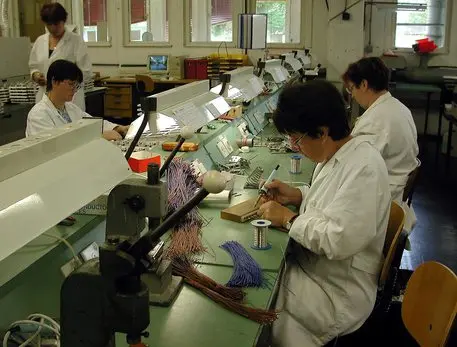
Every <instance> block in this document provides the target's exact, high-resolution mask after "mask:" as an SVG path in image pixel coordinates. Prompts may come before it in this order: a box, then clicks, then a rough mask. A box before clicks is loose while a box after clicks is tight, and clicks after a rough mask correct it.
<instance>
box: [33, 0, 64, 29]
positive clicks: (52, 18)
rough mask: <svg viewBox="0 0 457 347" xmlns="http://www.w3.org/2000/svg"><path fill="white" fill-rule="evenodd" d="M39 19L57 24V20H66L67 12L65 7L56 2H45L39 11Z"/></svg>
mask: <svg viewBox="0 0 457 347" xmlns="http://www.w3.org/2000/svg"><path fill="white" fill-rule="evenodd" d="M40 16H41V20H42V21H43V22H45V23H46V24H57V23H59V22H66V21H67V17H68V13H67V11H66V10H65V8H64V7H63V6H62V5H61V4H59V3H58V2H53V3H52V4H45V5H43V7H42V8H41V11H40Z"/></svg>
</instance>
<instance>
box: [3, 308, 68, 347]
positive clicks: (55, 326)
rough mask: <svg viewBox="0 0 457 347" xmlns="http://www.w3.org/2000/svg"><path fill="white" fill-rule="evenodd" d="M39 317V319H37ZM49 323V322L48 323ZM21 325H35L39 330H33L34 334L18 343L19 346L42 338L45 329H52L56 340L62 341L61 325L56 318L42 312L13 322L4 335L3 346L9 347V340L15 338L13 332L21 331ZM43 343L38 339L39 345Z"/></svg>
mask: <svg viewBox="0 0 457 347" xmlns="http://www.w3.org/2000/svg"><path fill="white" fill-rule="evenodd" d="M37 319H39V321H37ZM47 322H48V323H49V324H48V323H47ZM21 325H34V326H36V327H37V330H36V331H35V332H33V334H32V335H31V336H30V337H29V338H27V339H26V340H25V341H24V342H22V343H20V344H18V345H19V347H27V346H29V344H30V343H32V342H33V341H34V340H35V339H37V338H41V334H42V332H43V330H44V329H46V330H49V331H52V332H53V333H54V335H55V338H56V340H57V341H58V342H59V341H60V325H59V323H57V322H56V321H55V320H54V319H52V318H50V317H48V316H46V315H44V314H41V313H34V314H31V315H29V316H28V317H27V319H25V320H19V321H16V322H14V323H12V324H11V325H10V327H9V329H8V331H7V332H6V333H5V335H4V337H3V347H8V341H9V340H10V339H14V336H13V334H15V333H18V332H21ZM40 345H41V343H40V342H39V341H38V346H40Z"/></svg>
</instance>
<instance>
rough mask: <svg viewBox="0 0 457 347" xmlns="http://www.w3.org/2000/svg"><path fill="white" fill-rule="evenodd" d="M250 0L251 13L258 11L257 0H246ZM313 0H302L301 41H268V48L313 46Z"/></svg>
mask: <svg viewBox="0 0 457 347" xmlns="http://www.w3.org/2000/svg"><path fill="white" fill-rule="evenodd" d="M246 1H248V8H249V9H250V12H251V13H256V1H257V0H246ZM312 11H313V0H301V8H300V15H301V16H300V42H296V43H292V42H286V43H267V48H272V49H275V48H281V49H284V48H301V49H303V48H304V47H305V48H307V49H311V48H312V37H313V14H312Z"/></svg>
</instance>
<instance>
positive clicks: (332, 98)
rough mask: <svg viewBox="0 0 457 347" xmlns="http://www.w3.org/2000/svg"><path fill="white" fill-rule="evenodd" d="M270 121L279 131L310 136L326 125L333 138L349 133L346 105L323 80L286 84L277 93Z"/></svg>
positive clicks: (336, 91) (332, 87)
mask: <svg viewBox="0 0 457 347" xmlns="http://www.w3.org/2000/svg"><path fill="white" fill-rule="evenodd" d="M273 122H274V124H275V126H276V128H277V129H278V131H279V132H280V133H282V134H291V133H300V134H307V135H308V136H310V137H312V138H319V137H320V136H321V135H322V131H321V128H322V127H327V128H328V132H329V136H330V137H331V138H332V139H333V140H335V141H336V140H341V139H344V138H345V137H347V136H349V134H350V132H351V131H350V129H349V124H348V120H347V117H346V108H345V105H344V101H343V99H342V97H341V94H340V93H339V92H338V89H336V87H335V86H334V85H333V84H331V83H330V82H327V81H323V80H313V81H308V82H306V83H304V84H296V85H292V86H290V87H286V89H284V91H283V92H282V93H281V94H280V95H279V101H278V106H277V108H276V112H275V113H274V115H273Z"/></svg>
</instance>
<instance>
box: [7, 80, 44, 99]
mask: <svg viewBox="0 0 457 347" xmlns="http://www.w3.org/2000/svg"><path fill="white" fill-rule="evenodd" d="M37 91H38V86H37V85H36V84H35V83H33V82H25V83H16V84H13V85H11V86H10V88H9V93H10V99H11V103H13V104H34V103H35V94H36V93H37Z"/></svg>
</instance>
